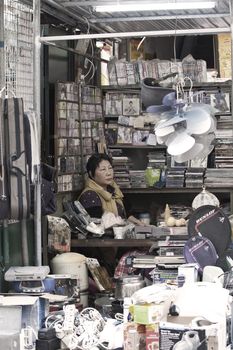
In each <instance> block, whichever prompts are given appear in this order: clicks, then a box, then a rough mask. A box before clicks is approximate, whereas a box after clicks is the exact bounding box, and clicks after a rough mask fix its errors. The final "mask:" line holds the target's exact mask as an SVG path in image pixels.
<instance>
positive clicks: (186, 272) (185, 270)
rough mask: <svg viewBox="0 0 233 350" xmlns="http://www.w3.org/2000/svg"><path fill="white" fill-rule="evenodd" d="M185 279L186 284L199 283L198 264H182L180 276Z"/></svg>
mask: <svg viewBox="0 0 233 350" xmlns="http://www.w3.org/2000/svg"><path fill="white" fill-rule="evenodd" d="M179 275H183V276H184V277H185V283H193V282H197V276H198V266H197V265H196V264H182V265H180V266H179V267H178V276H179Z"/></svg>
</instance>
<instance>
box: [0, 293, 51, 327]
mask: <svg viewBox="0 0 233 350" xmlns="http://www.w3.org/2000/svg"><path fill="white" fill-rule="evenodd" d="M47 310H48V299H46V298H44V297H38V296H30V295H28V296H27V295H22V294H17V295H11V296H4V297H3V298H1V299H0V329H1V333H4V328H5V331H6V330H8V331H12V332H15V331H16V332H17V331H18V330H21V328H25V327H27V326H30V327H32V328H33V329H34V331H35V332H37V331H38V330H39V328H41V327H42V321H43V319H44V318H45V316H46V314H47ZM4 315H8V316H7V317H5V318H4ZM8 320H9V321H8Z"/></svg>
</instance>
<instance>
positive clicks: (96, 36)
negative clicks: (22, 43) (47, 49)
mask: <svg viewBox="0 0 233 350" xmlns="http://www.w3.org/2000/svg"><path fill="white" fill-rule="evenodd" d="M219 33H230V28H229V27H224V28H202V29H178V30H151V31H144V32H120V33H97V34H80V35H78V34H75V35H69V36H68V35H60V36H59V35H58V36H44V37H41V38H40V41H41V42H46V41H47V42H49V41H53V42H55V41H63V40H85V39H108V38H114V39H116V38H130V37H132V38H136V37H139V38H140V37H144V36H146V37H149V36H154V37H157V36H160V37H164V36H171V35H201V34H203V35H204V34H219Z"/></svg>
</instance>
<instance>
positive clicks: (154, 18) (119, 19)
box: [89, 12, 230, 23]
mask: <svg viewBox="0 0 233 350" xmlns="http://www.w3.org/2000/svg"><path fill="white" fill-rule="evenodd" d="M221 17H230V13H229V12H224V13H207V14H199V15H177V16H174V15H172V16H171V15H170V16H169V15H166V16H140V17H139V16H136V17H111V18H109V17H107V18H106V17H104V18H90V19H89V22H91V23H113V22H136V21H160V20H177V19H195V18H198V19H201V18H207V19H209V18H221Z"/></svg>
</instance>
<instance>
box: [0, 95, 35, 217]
mask: <svg viewBox="0 0 233 350" xmlns="http://www.w3.org/2000/svg"><path fill="white" fill-rule="evenodd" d="M0 152H1V157H0V158H1V159H0V167H1V177H0V219H1V220H4V219H14V220H22V219H26V218H28V217H29V214H30V181H29V171H28V168H29V167H28V158H27V154H26V145H25V119H24V112H23V100H22V98H7V99H4V100H3V99H0Z"/></svg>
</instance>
